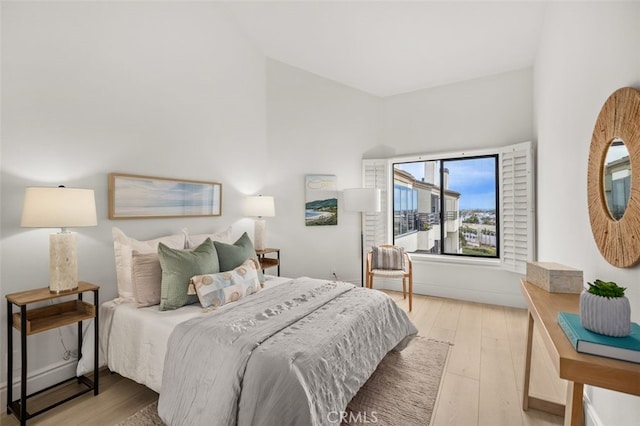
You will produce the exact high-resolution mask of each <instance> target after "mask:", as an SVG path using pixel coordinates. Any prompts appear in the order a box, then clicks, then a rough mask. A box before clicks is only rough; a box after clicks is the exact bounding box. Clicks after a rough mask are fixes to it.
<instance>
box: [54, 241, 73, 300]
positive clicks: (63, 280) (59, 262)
mask: <svg viewBox="0 0 640 426" xmlns="http://www.w3.org/2000/svg"><path fill="white" fill-rule="evenodd" d="M77 288H78V250H77V245H76V234H75V232H61V233H59V234H51V235H49V292H51V293H56V294H58V293H65V292H68V291H73V290H75V289H77Z"/></svg>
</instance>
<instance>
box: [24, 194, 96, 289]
mask: <svg viewBox="0 0 640 426" xmlns="http://www.w3.org/2000/svg"><path fill="white" fill-rule="evenodd" d="M97 224H98V221H97V218H96V202H95V195H94V192H93V190H92V189H78V188H65V187H64V186H59V187H57V188H46V187H29V188H27V189H26V190H25V194H24V205H23V207H22V220H21V222H20V226H23V227H26V228H61V229H60V232H59V233H57V234H51V235H49V291H50V292H51V293H65V292H69V291H73V290H75V289H76V288H78V250H77V244H76V233H75V232H70V231H69V230H68V229H67V228H75V227H80V226H96V225H97Z"/></svg>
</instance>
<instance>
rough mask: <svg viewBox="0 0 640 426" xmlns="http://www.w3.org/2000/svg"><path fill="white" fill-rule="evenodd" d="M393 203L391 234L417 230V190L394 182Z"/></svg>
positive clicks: (408, 232)
mask: <svg viewBox="0 0 640 426" xmlns="http://www.w3.org/2000/svg"><path fill="white" fill-rule="evenodd" d="M393 205H394V207H393V234H394V235H403V234H410V233H413V232H417V229H418V228H417V223H416V221H417V218H418V191H417V190H416V189H413V188H411V187H408V186H405V185H402V184H401V183H394V185H393Z"/></svg>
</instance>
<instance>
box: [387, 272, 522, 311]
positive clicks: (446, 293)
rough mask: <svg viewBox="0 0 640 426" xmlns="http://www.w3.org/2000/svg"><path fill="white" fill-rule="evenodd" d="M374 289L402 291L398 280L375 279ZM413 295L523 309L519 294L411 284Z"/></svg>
mask: <svg viewBox="0 0 640 426" xmlns="http://www.w3.org/2000/svg"><path fill="white" fill-rule="evenodd" d="M374 287H375V288H378V289H381V288H384V289H387V290H394V291H402V282H401V281H400V280H398V279H395V280H393V279H389V280H385V279H380V278H377V279H376V285H375V286H374ZM413 294H424V295H428V296H434V297H444V298H447V299H456V300H466V301H468V302H476V303H486V304H489V305H499V306H510V307H513V308H525V307H526V306H525V305H524V300H523V299H522V295H521V294H520V293H506V292H505V293H498V292H491V291H483V290H473V289H465V288H451V287H446V286H435V285H429V284H424V283H418V282H414V283H413Z"/></svg>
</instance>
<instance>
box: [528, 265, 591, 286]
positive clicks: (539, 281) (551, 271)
mask: <svg viewBox="0 0 640 426" xmlns="http://www.w3.org/2000/svg"><path fill="white" fill-rule="evenodd" d="M527 281H528V282H530V283H531V284H533V285H536V286H538V287H540V288H542V289H544V290H546V291H548V292H551V293H581V292H582V290H584V280H583V278H582V271H581V270H579V269H574V268H571V267H569V266H565V265H561V264H559V263H554V262H527Z"/></svg>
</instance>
